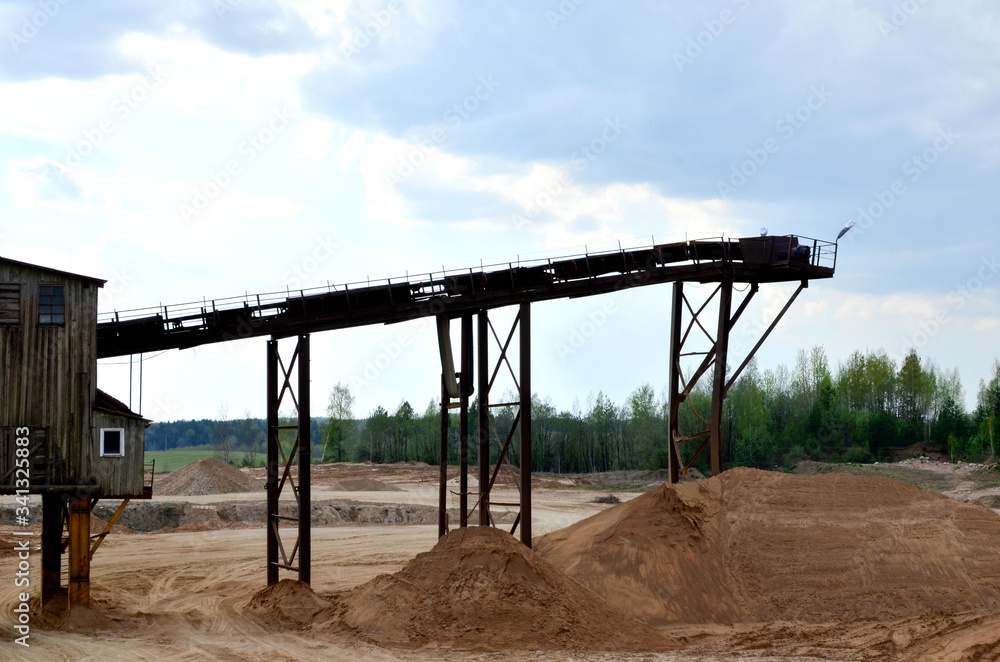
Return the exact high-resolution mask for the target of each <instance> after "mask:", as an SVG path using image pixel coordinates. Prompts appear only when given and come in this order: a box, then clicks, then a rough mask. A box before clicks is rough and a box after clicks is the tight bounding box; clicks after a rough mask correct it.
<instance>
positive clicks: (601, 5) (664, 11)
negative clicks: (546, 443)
mask: <svg viewBox="0 0 1000 662" xmlns="http://www.w3.org/2000/svg"><path fill="white" fill-rule="evenodd" d="M95 5H96V6H95ZM0 39H2V43H0V255H2V256H4V257H8V258H12V259H16V260H22V261H26V262H32V263H37V264H41V265H45V266H50V267H54V268H58V269H62V270H67V271H71V272H76V273H82V274H86V275H91V276H95V277H99V278H103V279H106V280H107V281H108V283H107V285H106V286H105V287H104V289H103V291H102V293H101V298H100V310H101V312H108V311H114V310H119V311H123V310H129V309H134V308H141V307H146V306H157V305H160V304H168V305H173V304H179V303H183V302H189V301H203V300H204V301H211V300H213V299H217V298H223V297H228V296H233V295H243V294H245V293H250V294H253V293H257V292H275V291H291V290H294V289H298V288H303V287H309V286H318V285H326V284H327V283H332V284H341V283H348V282H358V281H364V280H366V279H367V278H369V277H370V278H375V277H385V276H401V275H404V274H413V273H418V272H421V271H431V270H438V269H441V268H442V267H449V268H451V267H456V266H469V265H474V264H475V265H478V264H480V261H483V263H486V264H489V263H507V262H510V261H516V260H518V259H526V258H536V257H549V256H559V255H567V254H573V253H578V252H583V251H584V250H598V249H605V248H614V247H617V246H618V245H619V243H620V244H621V245H622V246H641V245H646V244H649V243H651V242H654V241H655V242H666V241H684V240H685V239H693V238H701V237H720V236H727V237H739V236H755V235H757V234H758V233H759V232H760V229H761V228H762V227H766V228H767V229H768V231H769V232H770V233H771V234H796V235H800V236H805V237H812V238H818V239H823V240H831V241H832V240H833V239H834V238H835V237H836V235H837V233H838V231H839V230H840V229H841V228H842V227H843V226H844V225H845V223H847V222H848V221H849V220H855V221H856V226H855V228H854V229H853V230H852V231H851V232H850V233H848V234H847V235H846V236H845V237H844V239H843V240H841V242H840V252H839V257H838V263H837V272H836V276H835V277H834V278H833V279H831V280H820V281H813V282H812V284H811V285H810V287H809V288H808V289H807V290H805V291H804V292H803V293H802V295H801V296H800V297H799V298H798V300H797V301H796V303H795V305H794V306H793V307H792V308H791V310H790V312H789V314H788V315H787V316H786V317H785V319H783V320H782V322H781V323H780V324H779V326H778V327H777V329H776V331H775V332H774V334H773V335H772V336H771V337H770V338H769V339H768V341H767V342H766V343H765V344H764V347H763V348H762V349H761V351H760V353H759V354H758V361H759V365H760V367H761V368H762V369H768V368H774V367H775V366H777V365H779V364H785V365H787V366H789V367H791V365H792V364H793V363H794V361H795V354H796V352H797V351H798V350H799V349H809V348H811V347H813V346H815V345H822V346H823V347H824V349H825V351H826V353H827V356H828V357H829V360H830V364H831V367H834V368H835V367H836V366H837V365H838V364H839V363H840V362H842V361H844V360H845V359H846V358H847V356H848V355H849V354H850V353H851V352H852V351H854V350H862V351H864V350H866V349H871V350H876V349H879V348H881V349H884V350H885V351H887V352H888V353H889V354H890V355H891V356H894V357H897V358H901V357H903V356H904V355H905V354H906V353H907V352H908V351H909V349H910V348H915V349H916V350H917V351H918V353H919V354H920V356H921V357H922V358H924V359H925V360H926V361H932V362H934V363H935V364H936V365H937V366H939V367H941V368H942V369H952V368H958V369H959V371H960V375H961V378H962V381H963V383H964V385H965V389H966V396H967V401H968V402H969V404H970V405H971V404H972V403H974V398H975V392H976V390H977V388H978V384H979V381H980V380H981V379H982V378H984V377H988V376H989V375H990V373H991V366H992V364H993V362H994V360H996V359H997V358H998V357H1000V348H998V346H997V342H996V339H997V337H998V333H1000V297H998V292H1000V287H998V285H1000V278H998V274H1000V224H998V223H997V209H998V208H1000V205H998V202H1000V186H998V185H997V184H998V181H1000V119H998V118H1000V9H998V8H997V7H996V5H995V4H994V3H990V2H986V1H985V0H984V1H978V0H953V1H952V2H949V3H944V2H938V1H934V0H901V1H900V0H897V1H895V2H875V1H871V2H866V1H862V0H836V1H817V2H808V3H804V2H792V1H791V0H774V1H771V2H759V1H756V0H712V1H710V2H703V3H672V2H639V1H636V2H629V3H613V2H606V1H604V2H602V1H600V0H561V1H559V0H541V1H536V2H519V1H511V2H495V1H484V2H476V3H470V2H459V1H458V0H433V1H422V0H421V1H412V2H411V1H406V0H374V1H372V2H368V1H356V0H329V1H326V2H323V1H320V0H272V1H264V0H211V1H208V0H205V1H199V2H194V1H191V0H187V1H184V0H182V1H179V2H172V3H162V2H152V1H148V0H147V1H142V0H110V1H108V2H102V3H85V2H81V1H80V0H34V1H24V2H21V1H16V2H12V1H6V0H4V1H0ZM793 289H794V285H787V284H785V285H772V286H763V287H761V291H760V293H759V294H758V296H757V297H756V299H755V300H754V302H753V303H752V304H751V306H750V308H749V309H748V312H747V313H746V316H745V317H744V319H743V320H741V322H740V326H739V327H738V328H737V329H736V330H734V332H733V333H734V340H733V352H734V354H738V353H739V351H740V350H742V351H743V352H744V353H745V351H746V350H748V349H749V348H750V347H751V346H752V345H753V343H754V342H755V341H756V334H757V333H758V331H759V330H760V329H762V328H765V327H766V326H767V325H768V324H769V323H770V321H771V319H773V317H774V315H775V314H776V312H777V311H778V310H780V308H781V306H782V305H783V304H784V302H785V301H786V299H787V297H788V296H789V295H790V293H791V291H792V290H793ZM709 291H710V289H709V288H694V287H691V288H689V292H690V293H691V296H692V297H693V298H695V299H697V298H698V297H699V296H701V297H704V296H705V295H707V293H708V292H709ZM670 292H671V289H670V287H669V286H653V287H644V288H639V289H634V290H629V291H627V292H622V293H616V294H612V295H604V296H601V297H593V298H587V299H578V300H573V301H556V302H550V303H543V304H537V305H535V306H534V307H533V318H532V333H533V335H532V352H533V357H534V363H533V387H534V390H535V391H536V392H538V393H539V394H540V395H541V396H543V397H549V398H551V399H552V402H553V404H554V405H555V406H556V407H557V408H559V409H573V408H574V407H580V406H582V407H584V408H585V407H586V402H587V400H588V397H589V396H592V395H593V394H596V393H597V392H599V391H603V392H604V393H605V394H606V395H608V396H609V397H611V398H612V400H614V401H615V402H617V403H622V402H624V401H625V399H626V398H627V396H628V394H629V393H630V392H631V391H632V390H633V389H635V388H636V387H637V386H639V385H641V384H644V383H649V384H651V385H652V386H653V387H654V388H655V389H656V390H657V391H658V392H660V391H661V390H662V389H663V387H664V385H665V384H666V381H667V355H668V344H669V331H668V329H669V317H670V314H669V308H670ZM512 316H513V313H512V311H510V310H499V311H496V312H495V314H494V318H495V320H496V323H497V328H498V333H504V329H503V328H502V327H503V326H504V324H507V325H509V324H510V320H511V319H512ZM265 342H266V341H265V339H264V338H256V339H247V340H241V341H238V342H230V343H223V344H218V345H209V346H203V347H199V348H195V349H188V350H182V351H179V350H172V351H168V352H164V353H159V354H155V355H145V356H143V357H141V358H142V361H141V366H142V369H141V380H140V369H139V365H140V357H138V356H136V357H134V360H133V362H132V366H131V382H130V366H129V359H128V357H120V358H117V359H107V360H101V361H100V363H99V369H98V384H99V386H100V387H101V388H102V389H104V390H106V391H108V392H109V393H111V394H112V395H114V396H116V397H118V398H119V399H121V400H124V401H126V402H130V403H131V404H132V406H133V409H139V407H140V394H139V387H140V384H141V411H142V413H143V414H144V415H146V416H147V417H148V418H152V419H154V420H176V419H189V418H217V417H219V416H220V415H221V414H222V413H223V412H225V415H227V416H228V417H230V418H234V417H239V416H242V415H244V414H245V413H246V412H249V413H250V414H251V415H254V416H263V415H264V410H265V393H266V391H265V380H264V377H265ZM286 345H288V343H286ZM284 351H286V352H290V351H291V346H290V345H288V346H287V347H285V349H284ZM312 355H313V360H312V363H311V369H312V391H313V394H314V395H313V414H314V415H321V414H322V410H323V409H324V405H325V400H326V396H327V394H328V393H329V392H330V390H331V388H332V387H333V385H334V384H336V383H338V382H342V383H345V384H348V385H349V386H350V387H351V389H352V391H353V393H354V395H355V396H356V405H355V415H357V416H366V415H367V414H368V413H369V412H370V411H371V410H372V409H373V408H374V407H376V406H379V405H382V406H385V407H386V408H387V409H389V410H390V411H392V410H394V409H395V408H396V406H397V405H398V404H399V403H400V402H402V401H403V400H404V399H405V400H407V401H409V402H410V403H411V404H412V406H413V407H414V408H415V409H416V410H417V411H423V410H424V409H425V408H426V407H427V405H428V403H430V402H431V400H432V399H434V398H435V397H437V395H438V392H439V388H440V387H439V384H440V370H441V368H440V362H439V359H438V348H437V341H436V335H435V333H434V328H433V325H432V324H430V323H428V322H419V321H417V322H408V323H405V324H400V325H392V326H374V327H366V328H362V329H354V330H346V331H334V332H326V333H321V334H315V335H314V336H313V339H312ZM736 360H738V359H734V358H732V357H731V358H730V362H731V363H735V362H736ZM130 384H131V386H130Z"/></svg>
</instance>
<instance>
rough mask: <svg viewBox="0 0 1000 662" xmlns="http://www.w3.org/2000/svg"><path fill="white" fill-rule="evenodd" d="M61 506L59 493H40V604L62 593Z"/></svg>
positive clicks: (61, 500)
mask: <svg viewBox="0 0 1000 662" xmlns="http://www.w3.org/2000/svg"><path fill="white" fill-rule="evenodd" d="M63 507H64V506H63V497H62V495H61V494H55V493H45V494H43V495H42V604H47V603H49V602H50V601H52V600H53V599H54V598H56V597H58V596H60V595H62V594H63V588H62V550H63V547H62V530H63Z"/></svg>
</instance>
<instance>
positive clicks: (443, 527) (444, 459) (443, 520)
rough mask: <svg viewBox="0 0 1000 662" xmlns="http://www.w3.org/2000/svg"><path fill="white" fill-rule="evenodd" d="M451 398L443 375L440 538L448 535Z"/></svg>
mask: <svg viewBox="0 0 1000 662" xmlns="http://www.w3.org/2000/svg"><path fill="white" fill-rule="evenodd" d="M450 401H451V398H450V397H449V396H448V386H447V384H446V383H445V376H444V375H443V374H442V375H441V456H440V472H439V479H438V483H439V486H440V487H439V491H438V537H439V538H440V537H442V536H444V535H445V534H446V533H448V423H449V418H450V416H449V414H448V405H449V403H450Z"/></svg>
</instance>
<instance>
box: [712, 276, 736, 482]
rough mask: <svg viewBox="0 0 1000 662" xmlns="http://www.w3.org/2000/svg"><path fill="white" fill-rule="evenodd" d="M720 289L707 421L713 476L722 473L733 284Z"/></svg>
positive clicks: (725, 281)
mask: <svg viewBox="0 0 1000 662" xmlns="http://www.w3.org/2000/svg"><path fill="white" fill-rule="evenodd" d="M720 288H721V289H720V291H719V326H718V332H717V333H716V336H715V379H714V380H713V382H712V413H711V416H710V418H709V421H708V425H709V433H708V439H709V444H708V452H709V456H710V458H711V463H712V475H713V476H718V475H719V474H720V473H722V407H723V404H725V400H726V361H727V359H728V358H729V329H730V327H731V322H730V315H731V314H732V306H733V282H732V281H730V280H724V281H722V283H721V284H720Z"/></svg>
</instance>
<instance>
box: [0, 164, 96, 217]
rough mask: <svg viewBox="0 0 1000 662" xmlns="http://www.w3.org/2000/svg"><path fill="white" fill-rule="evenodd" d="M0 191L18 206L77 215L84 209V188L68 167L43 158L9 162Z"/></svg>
mask: <svg viewBox="0 0 1000 662" xmlns="http://www.w3.org/2000/svg"><path fill="white" fill-rule="evenodd" d="M0 192H3V193H6V194H8V195H10V196H11V197H12V198H13V199H14V201H15V202H16V203H17V205H18V206H19V207H24V208H29V209H30V208H50V209H58V210H59V211H64V212H70V213H72V212H78V211H82V210H83V209H85V208H86V205H85V204H84V200H85V198H86V195H85V194H84V190H83V188H82V187H81V186H80V184H79V183H78V182H77V181H76V180H75V179H74V178H73V174H72V172H70V170H69V168H67V167H66V166H64V165H62V164H61V163H56V162H55V161H52V160H51V159H46V158H42V157H36V158H27V159H12V160H11V161H9V162H8V163H7V174H6V175H4V178H3V187H2V188H0Z"/></svg>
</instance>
